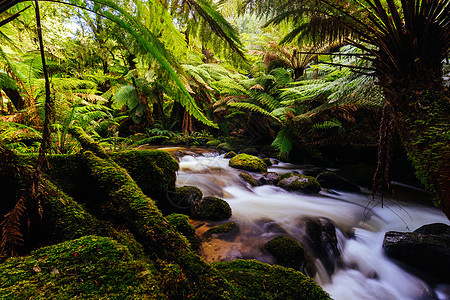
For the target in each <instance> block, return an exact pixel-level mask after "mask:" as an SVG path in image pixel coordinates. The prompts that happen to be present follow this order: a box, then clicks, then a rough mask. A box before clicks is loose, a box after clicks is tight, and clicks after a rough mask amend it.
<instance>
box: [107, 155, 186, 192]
mask: <svg viewBox="0 0 450 300" xmlns="http://www.w3.org/2000/svg"><path fill="white" fill-rule="evenodd" d="M110 156H111V158H112V159H113V160H114V161H115V162H116V163H117V164H118V165H119V166H121V167H123V168H125V169H126V170H127V172H128V174H130V176H131V177H132V178H133V180H134V181H135V182H136V183H137V184H138V186H139V187H140V188H141V189H142V191H143V192H144V194H146V195H148V196H150V197H152V198H153V199H155V200H157V201H160V200H165V199H166V196H167V192H170V191H175V181H176V175H175V172H176V171H177V170H178V168H179V166H178V163H177V161H176V160H174V159H173V158H172V157H171V156H170V154H169V153H167V152H165V151H159V150H139V151H137V150H131V151H122V152H115V153H111V154H110Z"/></svg>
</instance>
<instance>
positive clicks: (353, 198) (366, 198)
mask: <svg viewBox="0 0 450 300" xmlns="http://www.w3.org/2000/svg"><path fill="white" fill-rule="evenodd" d="M228 161H229V159H225V158H223V155H217V154H211V153H205V154H203V155H202V156H193V155H186V156H183V157H181V158H180V171H179V172H178V176H177V185H178V186H182V185H194V186H197V187H199V188H200V189H201V190H202V191H203V193H204V196H217V197H220V198H222V199H224V200H225V201H227V202H228V203H229V204H230V206H231V208H232V210H233V216H232V218H231V220H232V221H234V222H236V223H237V224H238V225H239V227H240V232H239V235H238V237H236V238H235V240H234V241H232V242H230V245H229V249H228V250H227V251H226V257H223V256H222V259H225V260H231V259H236V258H255V259H258V260H261V261H264V262H269V263H273V261H272V258H271V257H270V256H269V255H267V254H266V253H264V251H263V250H262V248H263V245H264V244H265V243H266V242H267V241H269V240H270V239H271V238H274V237H276V236H279V235H280V234H279V233H278V234H277V233H274V232H273V230H272V231H270V230H269V231H265V229H267V224H268V223H270V222H272V223H274V224H276V226H278V228H280V227H281V228H282V230H283V231H284V232H287V233H288V234H289V235H290V236H293V237H294V238H295V236H296V233H297V231H298V230H299V228H298V226H297V224H298V221H299V220H300V219H302V218H304V217H311V218H316V217H325V218H328V219H330V220H331V221H332V222H333V223H334V224H335V225H336V233H337V238H338V247H339V250H340V252H341V258H340V261H341V262H340V264H339V265H338V266H337V267H336V269H335V271H334V273H333V274H332V275H331V278H330V276H329V275H328V274H327V272H326V271H325V270H324V267H323V266H322V265H321V263H320V261H319V262H317V261H316V268H317V273H316V274H315V277H314V279H315V280H316V281H317V282H318V283H319V284H320V285H321V286H322V287H323V288H324V290H325V291H327V292H328V293H329V294H330V296H331V297H332V298H333V299H336V300H340V299H342V300H353V299H355V300H357V299H358V300H360V299H383V300H387V299H450V294H449V289H450V288H449V287H450V285H440V286H434V287H430V286H428V285H427V284H426V283H424V282H423V281H422V280H420V279H419V278H417V277H415V276H413V275H411V274H410V273H408V272H407V271H405V270H404V269H402V268H401V267H399V266H398V265H397V264H395V263H394V262H393V261H392V260H390V259H389V258H387V257H386V256H385V254H384V253H383V249H382V243H383V238H384V234H385V233H386V232H387V231H390V230H395V231H414V230H415V229H417V228H418V227H420V226H422V225H424V224H430V223H445V224H450V222H449V221H448V219H447V218H446V217H445V215H444V214H443V213H442V212H441V211H439V210H438V209H435V208H433V207H429V206H423V205H420V204H408V203H399V202H397V201H394V200H392V199H385V200H384V203H385V206H384V208H381V205H380V204H379V201H380V200H379V199H377V198H375V199H372V196H370V195H369V194H368V193H366V194H364V193H345V192H341V191H326V190H323V189H322V191H321V192H320V194H319V195H315V196H310V195H303V194H300V193H295V192H287V191H285V190H283V189H281V188H278V187H276V186H270V185H266V186H260V187H256V188H251V187H250V186H248V185H247V184H245V183H244V182H243V181H242V180H241V179H240V178H239V176H238V174H239V173H240V172H241V171H239V170H236V169H233V168H230V167H228ZM304 169H305V168H301V167H299V166H297V167H296V166H293V165H289V164H285V163H281V162H280V163H278V164H277V165H275V166H273V167H271V168H269V171H274V172H277V173H279V174H282V173H285V172H288V171H293V170H296V171H298V172H299V173H302V170H304ZM261 220H264V222H261ZM263 224H264V226H263ZM350 233H351V234H350ZM349 236H350V237H349Z"/></svg>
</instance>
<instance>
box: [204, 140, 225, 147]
mask: <svg viewBox="0 0 450 300" xmlns="http://www.w3.org/2000/svg"><path fill="white" fill-rule="evenodd" d="M220 143H221V142H220V141H219V140H211V141H209V142H207V143H206V146H209V147H216V146H218V145H219V144H220Z"/></svg>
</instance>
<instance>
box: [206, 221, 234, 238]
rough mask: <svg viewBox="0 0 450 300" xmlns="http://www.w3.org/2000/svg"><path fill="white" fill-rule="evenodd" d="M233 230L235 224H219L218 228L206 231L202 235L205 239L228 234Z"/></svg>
mask: <svg viewBox="0 0 450 300" xmlns="http://www.w3.org/2000/svg"><path fill="white" fill-rule="evenodd" d="M235 228H237V225H236V223H234V222H228V223H224V224H221V225H219V226H216V227H213V228H210V229H208V231H206V232H205V233H204V235H205V236H206V237H209V236H211V235H213V234H221V233H229V232H230V231H232V230H233V229H235Z"/></svg>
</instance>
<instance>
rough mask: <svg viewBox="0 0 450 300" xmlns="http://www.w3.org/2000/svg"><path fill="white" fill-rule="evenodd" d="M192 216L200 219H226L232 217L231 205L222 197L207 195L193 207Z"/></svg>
mask: <svg viewBox="0 0 450 300" xmlns="http://www.w3.org/2000/svg"><path fill="white" fill-rule="evenodd" d="M192 217H193V218H194V219H198V220H211V221H222V220H226V219H228V218H230V217H231V207H230V205H229V204H228V203H227V202H226V201H224V200H222V199H220V198H217V197H205V198H203V199H202V201H200V202H199V203H198V204H197V205H196V206H195V207H194V208H193V209H192Z"/></svg>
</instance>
